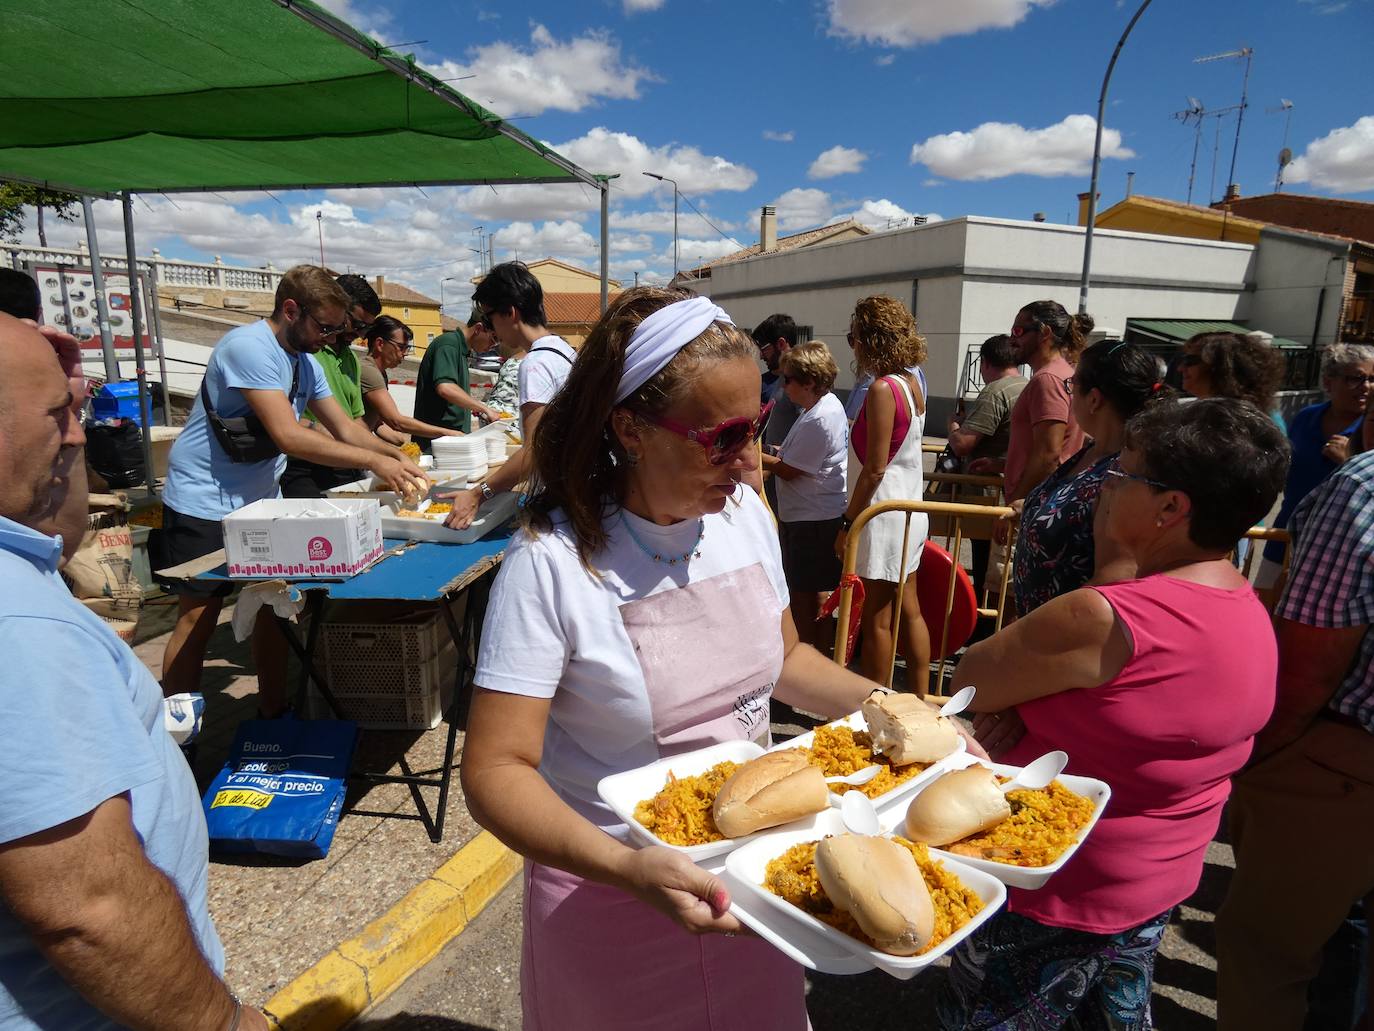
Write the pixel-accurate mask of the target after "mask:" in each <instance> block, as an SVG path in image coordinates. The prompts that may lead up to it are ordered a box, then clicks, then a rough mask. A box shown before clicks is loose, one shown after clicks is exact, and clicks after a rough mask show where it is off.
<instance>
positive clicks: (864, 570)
mask: <svg viewBox="0 0 1374 1031" xmlns="http://www.w3.org/2000/svg"><path fill="white" fill-rule="evenodd" d="M848 340H849V346H850V347H852V348H853V349H854V361H855V363H856V365H857V367H858V369H859V371H861V372H869V373H872V374H873V376H874V377H875V378H874V382H873V386H872V387H870V388H869V391H868V396H867V397H866V398H865V399H864V404H863V408H862V409H861V410H860V411H859V417H858V418H857V419H856V420H855V421H854V428H853V430H852V432H851V434H850V440H851V442H852V443H853V445H854V453H855V455H857V456H858V458H859V461H860V462H862V463H863V469H862V470H861V471H860V473H859V478H858V480H857V481H856V482H855V484H854V490H853V491H852V492H851V494H850V496H849V506H848V508H846V509H845V514H844V515H843V516H842V517H841V520H840V524H841V529H840V532H839V534H838V535H837V536H836V537H835V552H836V554H838V555H840V556H841V557H843V555H844V549H845V546H846V543H847V541H848V537H849V526H850V524H851V523H852V522H853V521H854V520H855V519H857V518H858V517H859V514H860V513H862V512H863V511H864V509H866V508H868V507H870V506H871V505H875V504H877V503H878V502H880V501H889V500H893V499H900V500H915V499H918V498H920V497H921V493H922V490H923V488H924V486H925V483H924V481H925V476H924V473H923V470H922V468H921V437H922V435H923V434H924V432H925V421H926V398H925V392H924V391H923V390H922V389H921V385H920V383H919V382H918V381H917V379H916V377H915V376H914V375H912V374H911V372H909V371H908V370H909V369H911V368H914V367H915V366H917V365H921V364H922V363H924V362H925V360H926V342H925V339H924V338H923V337H922V336H921V335H920V334H919V333H917V332H916V320H915V318H913V317H912V314H911V312H910V311H909V310H907V308H906V306H905V305H904V304H902V303H901V302H900V301H897V300H894V299H893V298H891V297H885V296H881V295H880V296H875V297H865V298H864V299H863V300H862V301H860V302H859V303H858V305H856V306H855V308H854V315H853V317H852V318H851V319H850V323H849V337H848ZM906 518H907V517H906V516H905V514H904V513H899V512H891V513H888V514H886V515H881V516H878V517H877V518H875V519H873V520H871V521H870V522H869V523H868V524H867V525H866V526H865V527H864V528H863V531H862V534H863V536H862V538H861V539H860V541H859V548H858V558H857V561H856V563H855V569H854V571H855V572H856V573H857V574H858V576H859V578H860V579H861V580H862V581H863V586H864V603H863V617H862V622H861V624H860V625H861V632H862V634H863V655H862V656H861V658H860V672H861V673H862V674H863V675H864V676H866V677H868V678H869V679H870V680H876V681H878V682H880V683H885V682H886V681H887V670H888V664H889V662H890V659H891V656H892V654H893V649H894V648H897V649H898V650H900V651H901V653H902V655H903V656H904V657H905V659H906V663H907V687H908V688H909V689H910V690H914V691H919V692H921V693H924V692H925V689H926V682H927V680H928V679H929V676H930V633H929V631H928V630H927V629H926V623H925V620H924V619H923V618H921V606H920V603H919V601H918V600H917V598H916V578H915V577H914V576H913V575H912V574H913V573H915V571H916V566H917V564H918V563H919V562H920V560H921V550H922V548H923V547H924V546H925V541H926V534H927V533H928V531H929V520H928V519H927V518H926V517H925V516H924V515H914V516H912V517H911V531H910V535H909V536H908V537H907V540H906V547H907V555H906V562H905V564H903V563H902V542H903V537H904V535H905V529H906ZM899 590H900V591H901V592H902V616H901V625H900V626H895V625H894V623H893V618H892V614H893V603H894V602H895V601H896V599H897V592H898V591H899Z"/></svg>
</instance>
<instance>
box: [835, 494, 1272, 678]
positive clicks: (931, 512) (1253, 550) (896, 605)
mask: <svg viewBox="0 0 1374 1031" xmlns="http://www.w3.org/2000/svg"><path fill="white" fill-rule="evenodd" d="M935 475H941V476H944V477H947V478H948V479H949V480H951V481H971V480H980V481H987V480H995V481H997V482H998V483H1000V481H1001V477H978V476H964V475H960V474H953V473H951V474H935ZM982 485H983V486H990V485H991V484H990V483H984V484H982ZM890 512H901V513H905V515H906V521H905V526H904V528H903V531H902V553H901V562H900V563H899V565H898V568H899V569H905V568H906V561H907V555H908V554H909V553H910V545H911V517H912V516H914V515H919V514H925V515H926V516H928V517H930V518H931V522H932V524H933V523H934V521H935V519H936V518H939V517H943V518H945V519H947V520H948V523H947V527H948V531H947V533H946V534H945V536H946V540H947V541H948V551H949V553H950V557H951V560H952V565H951V569H950V573H951V575H950V577H949V584H948V586H947V587H946V590H945V599H944V618H943V619H942V620H941V633H940V647H939V655H940V659H939V665H938V666H937V667H936V675H935V690H934V692H933V693H935V694H942V693H943V691H944V683H945V667H946V664H947V663H948V662H949V661H950V658H951V656H950V655H949V654H947V653H948V652H949V651H950V649H949V626H950V615H951V613H952V612H953V609H954V592H955V587H956V585H957V579H958V574H957V572H956V571H955V568H954V567H955V566H959V565H961V564H962V551H963V546H964V541H965V540H967V539H969V538H968V537H967V536H966V535H965V533H964V520H965V519H978V520H997V519H1005V518H1009V517H1011V516H1012V515H1014V514H1015V512H1014V510H1013V509H1011V508H1009V507H1007V506H1005V505H989V504H977V505H970V504H962V503H957V502H947V501H926V500H920V501H898V500H894V501H884V502H881V503H879V504H877V505H873V506H871V507H870V508H867V509H865V510H864V511H863V512H861V513H860V514H859V517H858V518H857V519H855V520H854V523H853V525H852V526H851V527H850V529H849V536H848V540H847V542H846V544H845V552H844V564H843V566H842V570H841V577H840V586H839V591H840V598H839V606H838V611H837V613H836V614H837V615H838V617H839V623H838V625H837V626H836V628H835V649H834V653H833V657H834V659H835V661H836V662H838V663H840V664H841V665H845V664H846V652H847V644H848V638H849V621H850V615H851V612H852V610H853V604H854V579H855V578H854V567H855V565H856V563H857V559H858V553H859V541H860V534H861V533H862V532H863V529H864V527H866V526H867V525H868V524H869V523H870V522H872V521H873V519H875V518H876V517H878V516H880V515H884V514H886V513H890ZM935 536H937V534H934V533H930V534H928V538H933V537H935ZM1245 539H1246V540H1248V541H1250V542H1251V544H1252V545H1258V544H1260V543H1262V542H1266V541H1282V542H1283V543H1284V554H1283V567H1282V573H1281V576H1280V580H1279V583H1280V584H1281V583H1282V582H1283V581H1284V580H1285V579H1287V576H1288V570H1289V564H1290V562H1291V559H1292V551H1293V546H1292V538H1291V536H1290V535H1289V533H1288V531H1287V530H1279V529H1273V528H1270V527H1265V526H1256V527H1253V528H1251V529H1250V530H1247V531H1246V533H1245ZM1014 545H1015V532H1014V531H1013V532H1012V533H1009V534H1008V535H1007V540H1006V543H1005V544H1002V545H999V547H1001V549H1002V559H1003V561H1002V573H1001V578H1000V581H1001V582H1000V584H999V585H998V591H997V600H996V604H995V605H987V606H983V605H980V606H979V608H978V614H979V615H980V616H987V617H989V618H991V619H993V620H994V627H995V630H1001V629H1002V625H1003V622H1004V618H1005V615H1006V604H1007V592H1008V588H1009V586H1010V584H1011V572H1012V561H1011V559H1012V549H1013V547H1014ZM1260 550H1261V549H1260V548H1259V547H1256V546H1252V547H1250V549H1249V551H1248V554H1247V555H1246V556H1245V559H1244V561H1243V563H1242V568H1241V573H1242V575H1243V576H1244V577H1245V578H1246V579H1247V580H1249V579H1250V578H1251V574H1252V572H1253V569H1254V563H1255V558H1256V556H1257V555H1258V553H1259V552H1260ZM1233 554H1234V553H1233ZM912 575H913V576H914V575H915V574H914V573H913V574H912ZM975 590H977V587H976V586H975ZM903 593H904V592H903V591H902V590H901V589H899V590H898V591H897V592H896V597H895V598H894V600H893V602H892V627H893V634H892V650H891V652H890V653H889V654H888V655H887V656H886V669H887V675H886V676H885V678H884V681H883V682H884V684H885V685H886V686H887V687H891V686H892V677H893V673H894V671H895V669H896V664H897V642H898V639H899V636H900V634H899V632H898V627H900V625H901V624H900V620H901V615H902V595H903ZM985 600H990V599H985Z"/></svg>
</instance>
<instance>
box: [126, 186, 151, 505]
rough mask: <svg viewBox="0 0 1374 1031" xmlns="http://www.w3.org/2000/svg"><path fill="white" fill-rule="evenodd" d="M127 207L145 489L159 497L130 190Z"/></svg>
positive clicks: (130, 296)
mask: <svg viewBox="0 0 1374 1031" xmlns="http://www.w3.org/2000/svg"><path fill="white" fill-rule="evenodd" d="M121 200H122V203H123V206H124V250H125V252H126V253H127V255H128V261H129V317H130V319H131V320H132V321H133V325H134V375H135V376H137V377H138V413H139V417H140V418H141V420H142V423H143V425H142V426H141V427H140V428H141V430H142V432H141V433H140V434H139V435H140V436H141V437H142V438H143V469H144V477H143V489H144V490H145V491H146V492H147V494H148V497H150V498H155V497H157V492H156V491H155V490H154V489H153V403H152V400H151V399H150V398H149V396H148V370H147V369H145V368H144V367H143V318H142V313H141V312H140V311H139V296H138V248H137V247H136V246H135V245H134V201H133V195H132V194H131V193H129V191H128V190H125V191H124V194H123V197H122V198H121Z"/></svg>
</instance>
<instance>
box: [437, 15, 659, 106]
mask: <svg viewBox="0 0 1374 1031" xmlns="http://www.w3.org/2000/svg"><path fill="white" fill-rule="evenodd" d="M432 70H433V71H434V74H435V75H437V76H438V77H439V78H441V79H454V78H457V77H459V76H466V75H471V76H474V77H473V78H471V79H468V80H466V81H465V82H463V83H462V84H461V87H462V90H463V92H464V93H466V94H467V95H468V96H470V97H472V98H473V99H474V100H476V101H477V102H478V103H481V104H484V105H486V106H487V107H490V108H491V109H492V110H494V111H496V112H497V113H498V114H501V115H505V116H507V117H509V116H512V115H516V114H521V115H537V114H542V113H543V112H544V111H548V110H555V111H581V110H582V109H583V108H586V107H590V106H592V105H593V104H595V103H597V102H598V101H599V100H601V99H611V100H634V99H635V98H637V97H638V96H639V87H640V83H642V82H651V81H654V76H653V74H652V73H651V72H649V71H648V70H647V69H644V68H640V67H637V66H635V65H633V64H626V63H625V62H624V61H623V60H622V58H621V54H620V44H619V43H618V42H617V41H616V40H615V39H614V37H612V36H611V35H610V34H609V33H607V32H600V31H589V32H584V33H583V34H582V35H580V36H574V37H571V38H569V39H567V40H559V39H555V38H554V36H553V33H551V32H549V30H548V29H546V28H545V27H544V26H543V25H535V26H534V27H533V28H532V29H531V31H530V45H529V46H528V47H521V46H517V45H515V44H511V43H506V42H498V43H490V44H487V45H486V46H480V47H472V48H470V49H469V50H468V60H467V61H465V62H464V61H443V62H441V63H440V64H438V65H437V66H436V67H435V68H433V69H432Z"/></svg>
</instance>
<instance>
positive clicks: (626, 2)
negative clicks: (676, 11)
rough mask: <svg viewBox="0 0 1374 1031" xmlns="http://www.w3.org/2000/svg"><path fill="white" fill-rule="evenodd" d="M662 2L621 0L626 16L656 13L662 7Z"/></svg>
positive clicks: (661, 0) (659, 0) (655, 0)
mask: <svg viewBox="0 0 1374 1031" xmlns="http://www.w3.org/2000/svg"><path fill="white" fill-rule="evenodd" d="M663 2H664V0H622V4H623V6H624V8H625V13H626V14H638V13H639V12H640V11H657V10H658V9H659V8H660V7H662V6H663Z"/></svg>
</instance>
